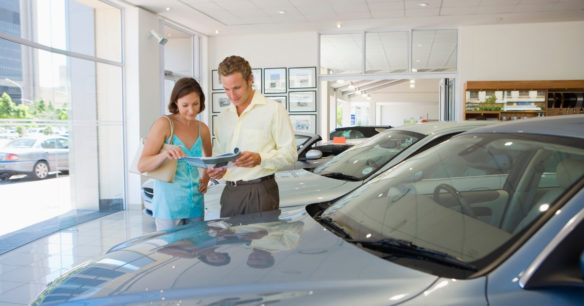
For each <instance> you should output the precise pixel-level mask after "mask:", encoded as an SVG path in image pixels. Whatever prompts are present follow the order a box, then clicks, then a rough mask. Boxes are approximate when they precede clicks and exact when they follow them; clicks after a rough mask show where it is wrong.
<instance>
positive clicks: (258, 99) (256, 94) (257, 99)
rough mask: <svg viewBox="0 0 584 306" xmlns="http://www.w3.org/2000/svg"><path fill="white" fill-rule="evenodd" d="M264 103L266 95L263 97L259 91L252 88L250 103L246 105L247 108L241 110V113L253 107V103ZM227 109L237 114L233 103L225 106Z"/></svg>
mask: <svg viewBox="0 0 584 306" xmlns="http://www.w3.org/2000/svg"><path fill="white" fill-rule="evenodd" d="M261 104H266V97H264V96H263V95H262V94H261V93H260V92H259V91H257V90H254V94H253V98H252V99H251V103H250V104H249V105H248V106H247V108H246V109H245V110H244V111H243V113H242V115H243V114H244V113H246V112H247V111H248V110H251V109H253V108H254V107H255V105H261ZM227 109H228V110H229V111H231V112H234V113H236V114H237V110H236V109H235V105H233V103H231V105H229V107H228V108H227Z"/></svg>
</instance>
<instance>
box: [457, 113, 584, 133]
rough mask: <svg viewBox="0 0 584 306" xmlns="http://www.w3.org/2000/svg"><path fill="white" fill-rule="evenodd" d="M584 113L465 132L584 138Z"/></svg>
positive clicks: (516, 122) (502, 124) (503, 124)
mask: <svg viewBox="0 0 584 306" xmlns="http://www.w3.org/2000/svg"><path fill="white" fill-rule="evenodd" d="M583 131H584V115H563V116H553V117H540V118H532V119H526V120H517V121H510V122H505V123H501V124H496V125H493V126H487V127H482V128H478V129H473V130H472V131H468V132H466V133H465V134H479V133H480V134H484V133H505V134H506V133H510V134H517V133H520V134H537V135H549V136H564V137H572V138H580V139H584V133H583Z"/></svg>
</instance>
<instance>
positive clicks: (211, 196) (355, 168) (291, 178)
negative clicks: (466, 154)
mask: <svg viewBox="0 0 584 306" xmlns="http://www.w3.org/2000/svg"><path fill="white" fill-rule="evenodd" d="M486 124H492V122H487V121H462V122H432V123H422V124H414V125H404V126H402V127H397V128H392V129H388V130H386V131H384V132H382V133H380V134H378V135H376V136H373V137H371V138H369V139H367V140H366V141H365V142H363V143H361V144H359V145H355V146H353V147H351V148H349V149H347V150H346V151H344V152H342V153H341V154H339V155H336V156H335V157H333V158H332V159H331V160H329V161H328V162H326V163H324V164H322V165H320V166H319V167H317V168H316V169H314V171H313V172H311V171H307V170H304V169H300V170H290V171H279V172H276V181H277V182H278V188H279V190H280V207H285V206H294V205H300V206H304V205H306V204H309V203H314V202H320V201H329V200H333V199H336V198H338V197H340V196H342V195H344V194H346V193H348V192H349V191H351V190H353V189H355V188H357V187H359V186H361V185H362V184H363V183H365V182H366V181H367V180H370V179H371V178H373V177H375V176H376V175H378V174H379V173H381V172H383V171H385V170H387V169H389V168H391V167H392V166H394V165H396V164H398V163H399V162H401V161H403V160H404V159H406V158H408V157H410V156H412V155H415V154H417V153H419V152H421V151H423V150H426V149H428V148H429V147H432V146H434V145H436V144H438V143H440V142H442V141H444V140H446V139H448V138H450V137H452V136H453V135H456V134H459V133H461V132H463V131H466V130H468V129H471V128H474V127H479V126H484V125H486ZM224 187H225V184H216V185H214V186H210V187H209V188H208V190H207V193H206V194H205V219H206V220H212V219H217V218H219V212H220V204H219V203H220V198H221V193H222V191H223V188H224ZM151 199H152V187H151V186H143V200H144V206H145V210H146V212H147V213H148V212H149V211H150V212H151V206H152V204H151Z"/></svg>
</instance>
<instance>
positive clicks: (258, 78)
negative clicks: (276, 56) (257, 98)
mask: <svg viewBox="0 0 584 306" xmlns="http://www.w3.org/2000/svg"><path fill="white" fill-rule="evenodd" d="M251 73H252V74H253V85H252V86H251V88H253V89H254V90H257V91H259V92H262V84H263V79H262V68H254V69H252V70H251Z"/></svg>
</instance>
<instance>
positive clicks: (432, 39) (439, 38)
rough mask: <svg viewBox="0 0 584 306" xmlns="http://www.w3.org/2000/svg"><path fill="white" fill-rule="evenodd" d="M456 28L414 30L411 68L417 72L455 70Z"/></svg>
mask: <svg viewBox="0 0 584 306" xmlns="http://www.w3.org/2000/svg"><path fill="white" fill-rule="evenodd" d="M457 50H458V31H457V30H414V31H413V32H412V68H413V69H416V71H417V72H456V57H457Z"/></svg>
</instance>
